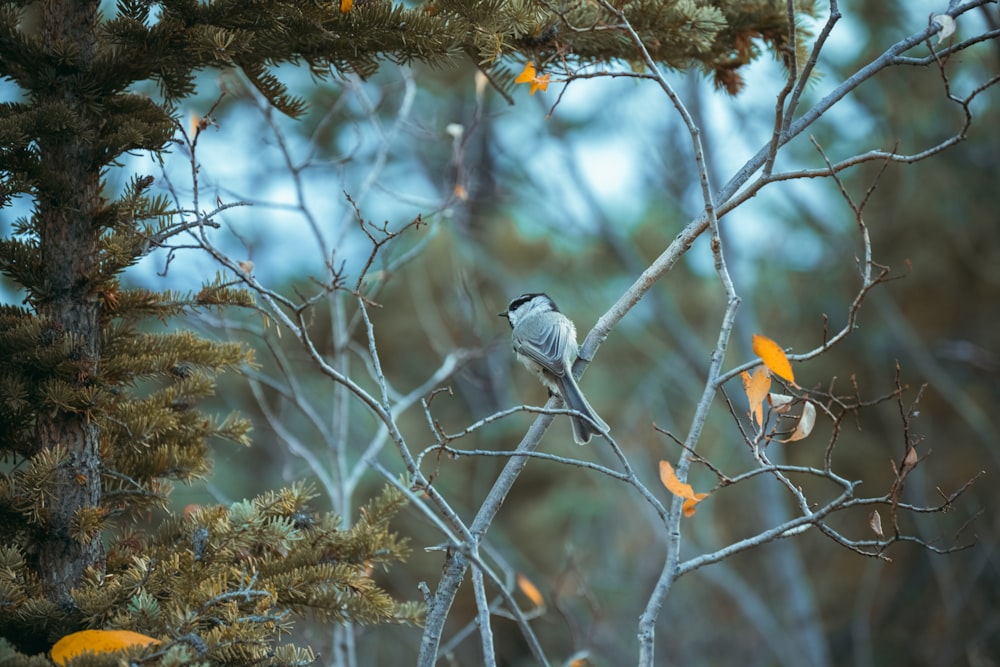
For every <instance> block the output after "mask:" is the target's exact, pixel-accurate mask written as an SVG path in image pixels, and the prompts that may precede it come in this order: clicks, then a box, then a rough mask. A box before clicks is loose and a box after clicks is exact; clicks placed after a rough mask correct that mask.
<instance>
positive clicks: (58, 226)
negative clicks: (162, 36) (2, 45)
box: [32, 0, 103, 607]
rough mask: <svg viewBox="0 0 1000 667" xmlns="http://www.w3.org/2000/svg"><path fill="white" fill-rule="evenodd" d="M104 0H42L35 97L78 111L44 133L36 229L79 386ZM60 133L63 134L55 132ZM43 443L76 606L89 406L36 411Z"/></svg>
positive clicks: (55, 582)
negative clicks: (61, 456) (51, 454)
mask: <svg viewBox="0 0 1000 667" xmlns="http://www.w3.org/2000/svg"><path fill="white" fill-rule="evenodd" d="M97 8H98V2H96V1H94V0H45V1H44V2H43V5H42V36H43V40H44V44H45V50H46V51H47V52H48V53H50V54H61V57H59V56H55V55H53V56H50V57H51V60H50V61H49V62H50V63H52V65H50V67H51V70H50V71H51V74H52V79H51V81H52V83H51V85H50V86H49V87H48V89H46V90H44V91H39V102H40V103H41V104H43V105H44V104H46V103H50V104H53V105H64V106H66V107H68V108H69V109H70V110H71V112H72V114H73V116H74V118H73V120H72V121H71V122H70V123H68V124H67V126H66V127H63V128H54V129H56V131H54V132H46V133H45V134H44V137H43V138H41V139H40V140H39V150H40V153H41V163H42V169H43V170H44V173H43V178H42V179H40V180H41V183H42V185H41V187H40V188H39V191H38V195H37V211H36V216H37V222H38V224H37V230H38V235H39V244H40V249H41V257H42V259H41V263H42V266H41V267H40V269H41V273H42V275H43V280H42V281H41V283H40V287H39V288H37V289H36V290H34V294H32V297H33V298H34V300H35V303H36V307H37V310H38V315H39V316H40V317H41V318H42V319H43V320H46V321H47V322H48V326H50V327H53V328H55V329H56V330H57V331H59V332H60V333H61V334H63V335H65V336H67V337H68V339H69V340H70V341H71V346H72V347H71V352H70V358H71V360H72V361H73V362H74V371H75V377H72V378H68V379H69V381H70V382H71V383H73V384H75V385H76V386H77V387H81V388H82V387H85V386H87V385H88V384H90V383H92V382H93V377H94V375H95V373H96V371H97V365H98V358H99V349H98V346H99V341H100V336H99V332H100V330H99V326H100V323H99V314H100V303H99V300H98V295H97V294H96V290H95V288H94V281H93V278H94V269H95V267H96V264H97V253H98V237H99V230H98V227H97V225H96V213H97V210H98V207H99V206H100V205H101V200H100V183H101V179H100V172H99V169H100V167H99V161H98V159H97V151H96V148H95V143H96V140H97V136H98V130H99V122H100V120H99V119H100V109H99V106H98V104H99V98H95V93H94V91H90V90H87V88H88V86H87V83H88V80H89V74H90V70H91V67H92V64H93V61H94V55H95V53H96V50H97V49H96V45H97V25H98V14H97ZM59 129H62V130H63V131H61V132H59V131H58V130H59ZM37 434H38V445H39V448H40V449H50V448H53V447H56V446H62V447H63V448H65V450H66V452H67V458H66V461H65V463H64V464H63V465H62V466H60V467H59V469H58V470H57V472H56V474H55V476H54V478H53V479H52V480H51V486H50V490H51V494H52V495H51V501H50V504H49V507H48V514H47V516H46V520H47V526H46V527H47V530H46V532H45V537H44V540H43V543H42V545H41V549H40V551H39V573H40V575H41V577H42V579H43V582H44V585H45V588H46V590H47V591H48V593H49V596H50V598H51V599H52V600H54V601H56V602H57V603H59V604H60V605H62V606H64V607H65V606H71V600H70V598H69V592H70V590H71V589H72V588H73V587H74V586H76V585H77V584H78V583H79V581H80V578H81V577H82V575H83V573H84V572H85V570H86V569H87V568H88V567H90V566H92V565H97V566H99V565H100V564H101V562H102V558H103V548H102V545H101V541H100V539H81V538H80V537H79V531H78V530H76V529H75V528H74V526H75V523H76V518H77V516H78V514H79V512H80V511H81V510H84V509H87V508H95V507H97V506H98V503H99V501H100V494H101V479H100V468H101V461H100V453H99V450H98V430H97V426H96V424H95V423H94V422H93V420H92V418H91V415H89V414H88V413H87V412H86V411H83V410H78V411H57V412H54V413H53V412H40V413H39V416H38V422H37Z"/></svg>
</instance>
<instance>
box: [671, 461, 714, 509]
mask: <svg viewBox="0 0 1000 667" xmlns="http://www.w3.org/2000/svg"><path fill="white" fill-rule="evenodd" d="M660 481H661V482H663V486H665V487H667V490H668V491H670V493H672V494H674V495H675V496H679V497H681V498H684V504H683V505H681V509H682V510H684V516H691V515H692V514H694V513H695V508H694V506H695V505H697V504H698V503H700V502H701V501H702V500H704V499H705V498H708V494H707V493H695V492H694V489H693V488H691V485H690V484H687V483H686V482H682V481H681V480H679V479H677V474H676V473H675V472H674V467H673V466H672V465H670V462H669V461H660Z"/></svg>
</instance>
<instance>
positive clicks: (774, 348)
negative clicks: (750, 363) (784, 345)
mask: <svg viewBox="0 0 1000 667" xmlns="http://www.w3.org/2000/svg"><path fill="white" fill-rule="evenodd" d="M753 353H754V354H756V355H757V356H758V357H760V358H761V360H762V361H763V362H764V365H765V366H767V367H768V368H769V369H771V372H772V373H774V374H775V375H777V376H778V377H780V378H783V379H785V380H788V381H789V382H791V383H792V384H795V375H794V373H792V365H791V364H790V363H789V361H788V357H787V356H785V351H784V350H782V349H781V346H780V345H778V344H777V343H775V342H774V341H773V340H771V339H770V338H768V337H767V336H761V335H760V334H754V335H753Z"/></svg>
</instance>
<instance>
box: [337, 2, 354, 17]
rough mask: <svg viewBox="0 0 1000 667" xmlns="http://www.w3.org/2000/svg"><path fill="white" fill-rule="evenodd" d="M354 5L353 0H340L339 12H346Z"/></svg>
mask: <svg viewBox="0 0 1000 667" xmlns="http://www.w3.org/2000/svg"><path fill="white" fill-rule="evenodd" d="M353 6H354V0H340V13H341V14H346V13H347V12H349V11H351V7H353Z"/></svg>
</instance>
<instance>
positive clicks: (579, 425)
mask: <svg viewBox="0 0 1000 667" xmlns="http://www.w3.org/2000/svg"><path fill="white" fill-rule="evenodd" d="M559 388H560V389H561V390H562V391H561V392H560V393H561V394H562V399H563V402H564V403H566V407H567V408H569V409H570V410H575V411H576V412H579V413H580V414H581V415H584V416H585V417H586V418H584V417H573V418H572V421H573V440H575V441H576V444H578V445H586V444H587V443H588V442H590V436H592V435H602V434H604V433H607V432H608V430H609V427H608V425H607V423H605V421H604V420H603V419H601V418H600V417H599V416H598V415H597V413H596V412H594V409H593V408H592V407H590V403H588V402H587V399H586V398H584V397H583V392H582V391H580V387H579V386H578V385H577V384H576V380H574V379H573V376H572V375H570V374H569V373H567V374H566V375H565V376H564V377H563V378H561V380H560V382H559Z"/></svg>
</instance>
